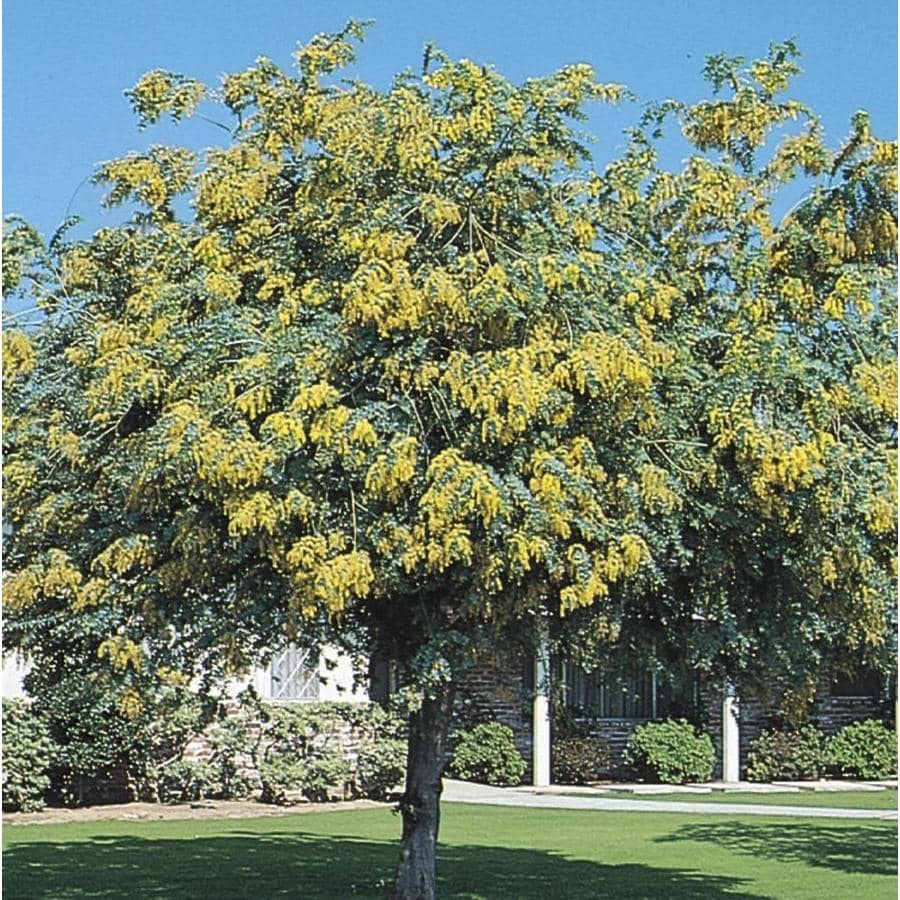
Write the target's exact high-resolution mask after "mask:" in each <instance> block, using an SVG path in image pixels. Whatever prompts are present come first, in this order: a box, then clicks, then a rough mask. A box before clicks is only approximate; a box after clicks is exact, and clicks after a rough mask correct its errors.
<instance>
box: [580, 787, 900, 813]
mask: <svg viewBox="0 0 900 900" xmlns="http://www.w3.org/2000/svg"><path fill="white" fill-rule="evenodd" d="M573 796H579V797H583V796H584V795H583V794H577V795H576V794H573ZM602 796H603V797H604V798H606V799H609V800H647V801H648V802H650V801H654V800H656V801H659V800H665V801H666V802H675V803H758V804H760V805H763V806H816V807H821V806H824V807H830V808H831V809H896V808H897V792H896V791H895V790H884V791H834V792H833V793H827V792H825V791H819V792H813V791H800V792H799V793H796V794H794V793H790V794H751V793H739V792H736V793H733V794H730V793H726V792H724V791H715V792H713V793H712V794H679V793H672V794H626V793H622V792H615V791H610V792H608V793H604V794H602Z"/></svg>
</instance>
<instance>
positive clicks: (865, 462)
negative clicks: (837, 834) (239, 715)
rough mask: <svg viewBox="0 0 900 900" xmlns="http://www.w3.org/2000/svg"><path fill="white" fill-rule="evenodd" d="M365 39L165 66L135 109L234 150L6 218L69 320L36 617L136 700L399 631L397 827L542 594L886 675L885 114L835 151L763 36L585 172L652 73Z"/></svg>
mask: <svg viewBox="0 0 900 900" xmlns="http://www.w3.org/2000/svg"><path fill="white" fill-rule="evenodd" d="M362 34H363V29H362V26H360V25H358V24H356V23H351V24H350V25H349V26H348V27H347V28H346V29H345V30H344V31H342V32H340V33H339V34H334V35H319V36H317V37H315V38H314V39H313V40H312V41H311V42H310V43H308V44H307V45H305V46H302V47H301V48H300V49H299V50H298V51H297V54H296V61H297V67H298V73H297V74H296V75H290V74H287V73H285V72H283V71H282V70H281V69H280V68H278V67H277V66H276V65H275V64H274V63H272V62H271V61H269V60H267V59H259V60H257V62H256V64H255V65H253V66H252V67H250V68H249V69H247V70H246V71H244V72H240V73H237V74H231V75H227V76H225V77H224V78H223V80H222V84H221V86H220V87H219V88H217V89H211V88H208V87H206V86H204V85H202V84H200V83H198V82H196V81H193V80H191V79H189V78H186V77H184V76H181V75H176V74H172V73H169V72H165V71H161V70H158V71H154V72H151V73H149V74H148V75H146V76H145V77H144V78H143V79H142V80H141V81H140V82H139V83H138V84H137V85H136V86H135V88H134V89H133V90H131V91H129V92H128V97H129V99H130V101H131V103H132V105H133V107H134V109H135V112H136V113H137V115H138V117H139V120H140V124H141V126H142V127H143V126H149V125H152V124H153V123H154V122H156V121H158V120H159V119H160V118H161V117H163V116H165V115H169V116H171V117H172V118H173V119H176V120H177V119H180V118H182V117H185V116H189V115H191V114H193V113H194V112H195V111H196V109H197V107H198V106H199V105H201V104H203V105H206V104H210V103H215V104H218V105H219V106H220V107H222V108H223V109H224V110H225V111H227V113H228V114H230V115H231V123H232V124H231V127H230V128H229V130H230V132H231V134H230V140H229V143H228V144H227V145H225V146H222V147H216V148H213V149H210V150H208V151H207V152H206V153H204V154H203V155H201V156H198V155H197V154H195V153H194V152H192V151H190V150H188V149H186V148H180V147H169V146H166V147H163V146H156V147H153V148H152V149H151V150H149V151H148V152H146V153H142V154H131V155H128V156H126V157H124V158H122V159H118V160H115V161H112V162H109V163H106V164H104V165H102V166H101V167H100V168H99V170H98V172H97V175H96V179H97V180H98V181H99V182H102V183H105V184H106V185H108V188H109V194H108V198H107V202H108V203H109V204H111V205H116V204H124V205H125V206H126V208H129V209H130V210H131V214H130V218H129V219H128V220H127V221H126V222H125V223H123V224H122V225H121V226H115V227H112V228H106V229H103V230H101V231H98V232H97V233H96V234H95V235H94V236H93V237H92V238H90V239H89V240H82V241H68V240H66V238H65V234H64V233H61V234H59V235H57V236H56V237H55V238H54V239H53V240H52V241H51V242H50V243H49V244H47V245H46V246H45V245H44V244H43V242H42V241H41V239H40V237H39V236H38V235H36V234H35V233H34V231H33V230H32V229H30V228H29V227H28V226H27V225H26V224H25V223H23V222H13V223H11V224H10V225H9V227H8V228H7V231H6V235H5V241H6V245H7V246H6V253H5V255H6V265H5V268H4V279H5V283H4V290H5V292H6V295H7V296H8V297H14V298H18V300H17V301H16V302H17V303H18V304H19V305H21V297H22V296H24V295H30V296H32V297H33V298H34V299H35V301H36V311H35V313H34V315H36V316H39V317H40V321H39V322H37V323H32V324H30V325H28V324H26V325H16V323H15V322H11V323H10V324H9V325H8V327H7V328H6V330H5V331H4V336H3V340H4V380H5V399H6V403H5V414H6V416H7V421H6V423H5V428H4V440H5V463H4V468H5V487H6V518H7V522H8V523H9V526H10V534H9V535H8V539H7V561H6V566H7V569H8V577H7V579H6V582H5V589H4V602H5V606H6V615H7V624H6V626H5V627H6V640H7V645H10V644H14V645H19V646H22V647H24V648H25V649H27V650H28V651H29V652H31V653H32V654H33V655H34V656H35V657H36V658H38V659H39V658H40V656H41V654H42V653H45V652H48V651H47V648H49V647H50V646H56V647H57V649H58V648H59V647H60V646H61V645H65V644H66V642H67V641H69V640H71V631H72V622H78V623H83V625H84V629H83V632H82V637H80V638H79V647H80V648H81V650H80V652H81V653H82V654H87V655H90V656H93V657H96V655H98V654H99V656H100V657H101V658H102V659H103V661H104V665H105V664H107V663H108V666H109V668H110V670H111V671H113V672H114V673H115V675H116V678H117V679H118V680H119V683H120V684H121V694H120V704H121V708H122V710H123V711H126V712H128V711H131V712H135V713H136V712H137V711H138V710H139V709H140V707H141V703H142V699H141V698H142V692H143V691H144V690H146V689H147V685H149V684H150V683H151V682H152V681H153V680H154V679H159V678H162V679H173V678H175V679H178V678H183V677H185V676H186V675H188V674H193V673H194V672H195V671H198V670H199V671H203V672H206V673H208V674H209V675H210V677H218V676H220V675H221V674H223V673H224V672H226V671H237V670H239V669H240V668H241V667H242V666H245V665H247V664H248V663H249V662H250V661H251V660H252V659H253V658H255V656H257V655H259V654H264V653H265V652H266V651H267V650H269V651H270V650H271V648H272V647H273V646H275V645H276V644H277V643H278V642H279V640H284V639H285V637H290V638H292V639H295V640H297V641H299V642H307V643H315V642H319V641H322V640H326V639H327V640H331V641H337V642H339V643H342V644H343V645H344V646H346V647H347V648H348V649H349V650H350V651H351V652H358V653H373V652H375V651H377V652H380V653H382V654H384V655H387V656H389V657H391V658H393V659H395V660H397V661H398V662H399V663H400V664H401V665H402V666H403V668H404V671H405V674H406V678H407V679H408V680H409V682H410V684H411V685H413V687H414V688H415V690H416V691H417V692H418V693H417V694H416V696H418V698H419V699H418V703H419V704H420V706H419V713H418V715H419V716H420V718H421V723H420V724H421V725H422V728H423V729H424V730H423V731H422V732H421V735H420V737H421V741H420V742H419V744H417V743H416V740H413V741H412V742H411V750H410V753H411V756H410V765H411V768H412V767H413V761H414V756H415V755H416V754H417V753H418V754H420V756H419V759H420V760H424V759H425V758H426V757H429V758H430V759H431V763H430V765H431V769H430V770H429V773H428V774H427V777H425V778H424V781H422V783H421V784H419V785H418V787H416V786H415V785H413V786H410V785H409V784H408V790H407V795H408V796H407V798H406V799H407V806H406V807H405V808H404V812H405V820H404V821H405V824H404V840H405V844H404V846H405V847H406V848H407V850H409V848H410V847H411V846H412V845H411V844H410V843H409V841H413V839H414V837H415V836H414V834H413V832H414V831H415V821H416V813H415V812H414V810H416V809H418V810H419V811H421V809H422V808H423V805H424V806H427V805H428V804H427V803H426V799H427V798H426V794H428V792H429V791H431V790H432V788H433V791H432V793H433V795H434V796H433V799H434V801H435V803H436V797H437V792H438V790H439V789H438V784H439V778H440V768H441V766H442V762H441V760H442V757H441V755H440V753H439V752H438V750H439V749H440V742H438V744H437V745H435V744H434V740H431V743H430V744H429V740H430V739H427V738H428V735H427V734H426V732H428V733H429V734H433V735H439V734H440V733H445V731H446V719H447V715H448V714H449V706H450V704H451V703H452V686H453V684H454V682H455V680H456V678H457V677H458V675H459V673H460V671H462V670H463V669H465V667H466V666H468V665H471V663H472V661H473V660H474V659H475V658H477V656H478V654H479V652H482V651H483V650H484V649H485V648H488V647H490V646H492V645H494V644H496V642H497V641H498V640H500V641H503V642H510V641H518V642H524V643H525V644H527V643H528V642H530V641H531V640H533V635H534V633H535V630H536V626H538V625H539V623H543V625H542V627H547V628H549V630H550V634H551V637H552V639H553V640H554V641H556V642H557V643H558V645H559V646H560V647H561V648H563V649H566V650H567V651H568V652H570V653H575V654H577V653H578V652H581V653H583V654H586V655H587V656H590V655H591V654H594V655H596V654H597V653H598V652H600V648H602V647H604V646H612V645H617V646H621V647H625V648H626V649H630V650H631V651H632V652H634V653H636V654H639V655H642V656H643V657H644V658H645V659H647V658H652V655H654V654H655V656H656V658H658V659H661V660H664V659H666V658H669V657H672V656H674V655H679V658H682V659H689V661H690V662H691V663H692V664H694V665H696V666H698V667H699V668H701V669H704V670H706V671H709V672H712V673H715V674H717V675H730V676H731V677H739V678H744V679H746V680H748V681H752V680H753V679H757V680H758V679H760V678H762V677H764V676H765V675H766V673H772V672H776V671H777V672H783V673H786V674H789V675H790V676H791V678H792V680H793V682H794V683H800V682H802V681H803V680H804V679H813V678H814V677H815V676H816V674H817V673H818V672H819V671H820V669H821V667H822V666H823V665H826V664H827V665H841V664H849V662H851V661H853V660H860V659H865V660H867V661H868V662H870V663H875V664H881V665H887V664H888V663H889V660H890V658H891V654H892V653H893V647H892V646H891V643H890V637H889V635H890V632H891V630H892V625H891V623H892V622H893V616H894V608H895V604H894V594H893V590H894V588H893V584H894V578H895V576H896V556H895V548H896V522H895V513H894V510H895V506H896V378H897V376H896V303H895V277H896V239H897V228H896V219H897V211H896V189H897V172H896V164H897V147H896V142H886V141H881V140H878V139H877V138H875V137H874V136H873V135H872V134H871V132H870V125H869V121H868V118H867V117H866V115H865V114H864V113H859V114H858V115H857V116H856V117H854V120H853V122H852V123H851V132H850V136H849V137H848V139H847V140H846V142H845V143H844V144H843V145H842V146H841V147H840V148H838V149H836V150H831V149H829V148H827V147H826V145H825V143H824V140H823V136H822V131H821V127H820V124H819V123H818V121H817V119H816V118H815V116H814V115H813V114H812V112H811V111H810V110H808V109H806V108H805V107H804V106H802V105H801V104H799V103H797V102H795V101H793V100H790V99H786V98H785V96H784V94H785V92H786V91H787V89H788V87H789V83H790V80H791V78H792V77H793V76H794V75H795V74H797V72H798V71H799V69H798V67H797V64H796V61H795V60H796V57H797V51H796V48H795V47H794V46H793V45H792V44H790V43H786V44H776V45H773V46H772V47H771V49H770V52H769V55H768V56H767V57H766V58H764V59H761V60H757V61H755V62H752V63H750V64H746V63H745V61H744V60H742V59H734V58H727V57H711V58H710V59H709V60H708V61H707V66H706V70H705V74H706V76H707V78H708V80H709V82H710V84H711V87H712V98H711V99H709V100H706V101H703V102H701V103H698V104H696V105H693V106H686V105H683V104H680V103H677V102H675V101H668V102H667V103H664V104H651V105H649V106H646V107H644V111H643V114H642V116H641V118H640V121H639V123H638V124H637V125H636V127H635V128H633V129H632V130H631V131H630V132H629V134H628V145H627V147H626V149H625V151H624V153H623V154H622V155H621V157H619V158H617V159H615V160H614V161H613V162H611V163H610V164H609V165H608V166H607V167H606V168H605V169H604V170H603V171H602V172H598V171H595V170H594V169H593V168H592V166H591V160H590V154H589V152H588V150H587V144H586V139H585V136H583V135H581V134H580V133H579V132H578V131H577V128H576V126H578V124H579V122H582V121H583V120H584V119H585V113H584V108H585V105H586V104H588V103H589V102H601V103H614V102H618V101H621V100H623V99H630V95H629V94H628V92H627V91H626V90H625V89H624V88H623V87H622V86H620V85H617V84H604V83H600V82H599V81H598V80H597V79H596V77H595V75H594V72H593V71H592V69H591V68H590V67H589V66H587V65H585V64H577V65H572V66H567V67H565V68H564V69H561V70H560V71H559V72H556V73H554V74H553V75H550V76H547V77H542V78H535V79H530V80H528V81H526V82H524V83H523V84H521V85H515V84H512V83H511V82H509V81H508V80H507V79H506V78H504V77H503V76H502V75H501V74H500V73H498V72H497V71H495V70H494V69H492V68H490V67H485V66H481V65H478V64H476V63H474V62H472V61H470V60H466V59H463V60H459V61H454V60H452V59H450V58H448V57H446V56H445V55H443V54H442V53H440V52H439V51H437V50H434V49H431V48H429V50H428V51H427V52H426V58H425V60H424V62H423V65H422V71H421V74H414V73H412V72H407V73H404V74H402V75H400V76H398V77H397V79H396V80H395V82H394V84H393V86H392V87H391V88H390V89H389V90H386V91H377V90H375V89H373V88H372V87H370V86H368V85H366V84H364V83H361V82H359V81H346V80H344V81H342V80H338V79H337V78H335V77H334V75H333V73H335V72H338V71H339V70H340V69H341V68H342V67H343V66H345V65H346V64H347V63H349V62H350V61H351V60H352V59H353V55H354V50H353V45H352V42H353V41H354V39H357V38H361V37H362ZM666 128H675V129H680V131H681V135H682V137H683V138H684V139H686V140H687V141H688V142H689V143H690V145H691V149H690V155H689V156H688V158H687V159H686V160H685V162H684V165H683V167H682V168H681V169H680V170H679V171H675V172H672V171H668V170H666V169H664V168H663V167H661V166H660V164H659V162H658V153H657V147H658V145H659V141H660V140H661V139H663V135H664V132H665V129H666ZM798 185H801V186H802V187H803V189H804V197H803V199H802V200H801V201H800V202H799V203H797V204H795V206H794V207H793V208H791V209H790V210H789V211H786V210H785V206H786V203H785V201H784V199H783V198H784V196H785V194H786V193H787V191H786V189H787V188H791V187H792V188H794V193H793V194H792V195H791V196H795V195H796V187H797V186H798ZM185 199H187V201H189V203H190V210H189V211H188V207H187V206H186V205H185ZM16 315H17V316H23V313H21V312H19V313H17V314H16ZM54 635H56V636H57V637H54ZM84 635H88V637H84ZM810 683H811V682H810ZM414 706H415V703H414ZM415 716H416V713H415V712H414V719H415ZM415 728H416V723H415V722H414V723H413V731H414V732H415ZM442 729H443V732H442ZM435 739H436V738H435ZM426 744H428V747H426V746H425V745H426ZM416 747H418V749H415V748H416ZM436 748H437V749H436ZM429 754H430V756H429ZM423 765H424V763H423ZM426 768H427V767H426ZM435 772H437V775H436V777H435ZM429 802H430V801H429ZM417 804H418V805H417ZM410 810H413V812H410ZM421 818H422V817H421V816H420V819H421ZM425 819H428V817H427V816H426V817H425ZM428 821H429V822H431V824H429V825H428V828H429V829H430V830H431V831H430V833H431V838H432V842H433V839H434V837H435V836H436V831H437V819H436V814H435V816H434V817H433V820H432V819H428ZM407 826H408V827H409V833H407ZM407 839H408V840H407ZM413 842H414V841H413ZM410 852H413V855H414V856H415V852H414V851H410ZM430 865H431V873H432V874H431V890H433V858H432V860H431V863H430ZM426 869H427V865H426ZM401 870H402V866H401ZM420 876H421V872H420V873H419V875H417V876H416V877H420ZM421 877H425V876H421ZM425 880H426V881H427V880H428V879H427V877H425ZM399 884H400V885H401V886H400V887H398V895H399V896H419V895H420V894H418V893H411V892H410V891H411V890H412V889H411V888H409V886H408V884H406V886H405V887H403V886H402V885H403V884H405V883H404V882H403V878H402V877H401V881H400V882H399ZM421 896H430V894H428V893H427V892H426V893H422V894H421Z"/></svg>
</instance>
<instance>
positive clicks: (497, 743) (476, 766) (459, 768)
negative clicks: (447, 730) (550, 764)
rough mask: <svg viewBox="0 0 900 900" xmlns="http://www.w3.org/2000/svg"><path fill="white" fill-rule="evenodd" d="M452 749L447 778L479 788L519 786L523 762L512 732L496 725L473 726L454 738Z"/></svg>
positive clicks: (498, 724)
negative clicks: (470, 782)
mask: <svg viewBox="0 0 900 900" xmlns="http://www.w3.org/2000/svg"><path fill="white" fill-rule="evenodd" d="M454 741H455V748H454V750H453V760H452V762H451V763H450V769H449V771H450V774H451V775H452V776H453V777H455V778H461V779H463V780H464V781H477V782H479V783H481V784H496V785H512V784H519V782H520V781H521V780H522V776H523V775H524V774H525V760H524V759H523V758H522V754H521V753H519V751H518V750H517V749H516V745H515V743H514V742H513V733H512V729H511V728H509V727H508V726H506V725H501V724H500V723H499V722H487V723H483V724H481V725H476V726H475V727H474V728H473V729H472V730H471V731H458V732H456V734H455V735H454Z"/></svg>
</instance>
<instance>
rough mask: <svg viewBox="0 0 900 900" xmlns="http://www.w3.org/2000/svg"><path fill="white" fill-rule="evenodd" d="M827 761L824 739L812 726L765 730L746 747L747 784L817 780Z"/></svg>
mask: <svg viewBox="0 0 900 900" xmlns="http://www.w3.org/2000/svg"><path fill="white" fill-rule="evenodd" d="M828 762H829V754H828V750H827V748H826V745H825V736H824V735H823V734H822V732H821V731H819V729H818V728H816V727H815V726H814V725H803V726H801V727H800V728H795V729H785V730H777V729H768V730H766V731H763V732H760V735H759V737H757V738H756V740H754V741H753V743H752V744H751V745H750V752H749V754H748V756H747V777H748V778H749V779H750V781H802V780H815V779H816V778H821V777H822V775H823V773H824V771H825V768H826V766H827V765H828Z"/></svg>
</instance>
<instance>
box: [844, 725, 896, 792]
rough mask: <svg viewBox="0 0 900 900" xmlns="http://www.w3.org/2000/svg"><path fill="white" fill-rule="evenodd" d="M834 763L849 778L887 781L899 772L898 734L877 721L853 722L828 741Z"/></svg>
mask: <svg viewBox="0 0 900 900" xmlns="http://www.w3.org/2000/svg"><path fill="white" fill-rule="evenodd" d="M828 754H829V756H830V757H831V763H832V765H834V766H835V768H837V769H838V771H839V772H840V773H841V775H845V776H848V777H850V778H888V777H890V776H891V775H896V773H897V732H896V731H892V730H891V729H889V728H886V727H885V726H884V725H883V724H882V723H881V722H879V721H878V720H877V719H868V720H867V721H865V722H853V723H851V724H850V725H847V726H845V727H844V728H842V729H841V730H840V731H839V732H838V733H837V734H836V735H835V736H834V737H833V738H832V739H831V740H830V741H829V742H828Z"/></svg>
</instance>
